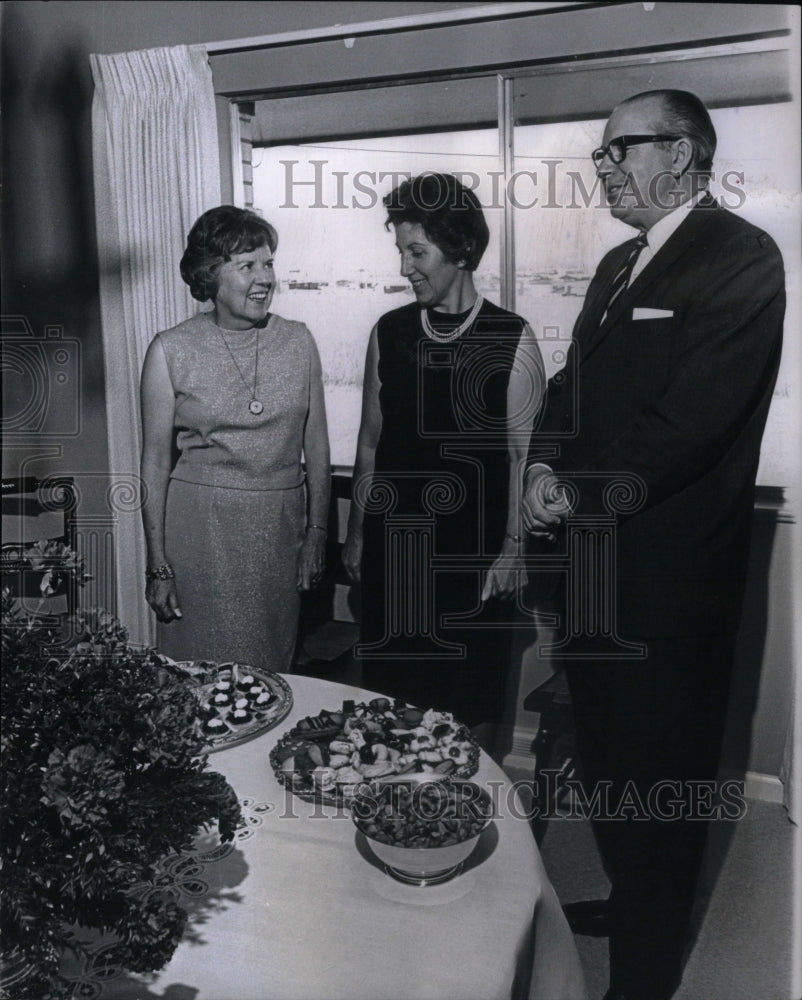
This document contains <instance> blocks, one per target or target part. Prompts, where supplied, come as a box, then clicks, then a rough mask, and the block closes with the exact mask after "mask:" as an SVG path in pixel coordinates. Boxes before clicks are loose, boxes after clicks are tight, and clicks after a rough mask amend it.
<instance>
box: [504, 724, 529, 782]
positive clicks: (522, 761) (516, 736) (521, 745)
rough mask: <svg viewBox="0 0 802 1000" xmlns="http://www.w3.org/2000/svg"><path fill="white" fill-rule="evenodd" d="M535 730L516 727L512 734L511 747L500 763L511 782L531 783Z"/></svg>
mask: <svg viewBox="0 0 802 1000" xmlns="http://www.w3.org/2000/svg"><path fill="white" fill-rule="evenodd" d="M536 736H537V729H522V728H519V727H516V728H515V729H514V730H513V733H512V745H511V746H510V749H509V752H508V753H507V754H506V756H505V757H504V759H503V760H502V762H501V766H502V767H503V768H504V771H505V773H506V774H507V775H508V776H509V778H510V779H511V780H512V781H531V780H532V777H533V775H534V770H535V755H534V754H533V753H532V743H533V741H534V739H535V737H536Z"/></svg>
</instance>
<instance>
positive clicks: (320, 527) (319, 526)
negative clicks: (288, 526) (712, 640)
mask: <svg viewBox="0 0 802 1000" xmlns="http://www.w3.org/2000/svg"><path fill="white" fill-rule="evenodd" d="M312 528H314V529H315V531H322V532H323V534H324V535H328V533H329V529H328V528H324V527H323V525H322V524H307V526H306V530H307V531H311V530H312Z"/></svg>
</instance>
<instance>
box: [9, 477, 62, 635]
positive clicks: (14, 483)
mask: <svg viewBox="0 0 802 1000" xmlns="http://www.w3.org/2000/svg"><path fill="white" fill-rule="evenodd" d="M76 506H77V497H76V491H75V482H74V480H73V479H71V478H70V477H49V478H47V479H45V480H39V479H36V478H35V477H25V478H22V479H6V478H4V479H3V491H2V532H3V542H2V564H1V566H0V568H1V569H2V586H3V589H4V590H6V589H8V590H9V591H10V592H11V595H12V596H13V597H14V598H15V604H16V607H18V608H19V609H20V610H22V611H23V612H24V613H26V614H29V615H36V616H39V617H45V618H48V619H49V618H51V617H52V618H53V619H54V621H57V620H58V619H59V618H61V617H62V616H63V615H65V614H69V613H71V612H72V611H74V610H75V609H76V607H77V605H78V586H79V581H78V568H77V567H76V566H69V565H68V566H64V565H63V560H61V559H60V558H59V556H58V550H59V547H60V546H61V545H64V546H67V547H68V548H69V549H71V550H73V552H74V550H75V509H76ZM36 543H44V546H40V552H41V556H40V554H39V553H37V554H36V555H35V557H34V558H33V559H32V558H31V550H32V548H33V547H34V546H36ZM47 543H52V544H50V545H48V544H47ZM49 551H52V558H48V557H47V555H46V553H48V552H49Z"/></svg>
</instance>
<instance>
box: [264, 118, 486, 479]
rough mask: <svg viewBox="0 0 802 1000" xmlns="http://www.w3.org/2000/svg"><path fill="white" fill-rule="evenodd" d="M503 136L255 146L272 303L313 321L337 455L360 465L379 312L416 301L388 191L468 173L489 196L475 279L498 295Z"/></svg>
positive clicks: (339, 462)
mask: <svg viewBox="0 0 802 1000" xmlns="http://www.w3.org/2000/svg"><path fill="white" fill-rule="evenodd" d="M497 135H498V133H497V130H496V129H479V130H471V131H468V132H443V133H435V134H426V135H407V136H401V137H398V136H393V137H382V138H376V139H362V140H347V141H338V142H326V143H315V144H304V145H293V146H271V147H260V148H258V149H255V150H254V170H253V175H254V205H255V207H256V208H257V209H258V210H259V211H261V212H262V214H263V215H264V216H265V218H267V219H269V221H270V222H271V223H272V224H273V225H274V226H275V227H276V229H277V230H278V233H279V247H278V253H277V254H276V273H277V275H278V278H279V286H278V290H277V294H276V296H275V299H274V301H273V308H274V309H275V311H276V312H277V313H279V314H280V315H281V316H284V317H285V318H286V319H295V320H301V321H302V322H304V323H306V325H307V326H308V327H309V329H310V330H311V331H312V334H313V335H314V337H315V340H316V342H317V344H318V347H319V349H320V355H321V360H322V363H323V373H324V384H325V389H326V409H327V413H328V419H329V435H330V438H331V449H332V464H333V465H336V466H345V467H350V466H352V465H353V461H354V455H355V451H356V438H357V432H358V430H359V417H360V408H361V399H362V396H361V393H362V373H363V369H364V364H365V349H366V347H367V341H368V337H369V335H370V331H371V329H372V327H373V325H374V324H375V323H376V321H377V320H378V318H379V317H380V316H381V315H382V313H385V312H387V311H388V310H390V309H395V308H397V307H398V306H400V305H405V304H406V303H408V302H412V301H413V295H412V291H411V288H410V286H409V282H408V281H406V280H405V279H404V278H402V277H401V276H400V274H399V265H398V252H397V250H396V248H395V243H394V236H393V234H392V233H391V232H390V233H388V232H386V231H385V229H384V220H385V211H384V207H383V205H382V197H383V196H384V195H386V194H388V193H389V192H390V191H391V190H392V188H393V187H394V186H396V185H397V184H398V183H399V182H400V181H402V180H403V179H404V178H405V177H406V176H412V175H414V174H418V173H422V172H424V171H427V170H428V171H438V172H442V173H452V174H457V175H461V180H462V181H463V183H464V184H466V186H467V185H469V186H471V187H474V188H476V191H477V195H478V197H479V199H480V201H481V202H482V204H483V206H490V207H488V208H486V211H485V215H486V218H487V223H488V227H489V229H490V245H489V246H488V248H487V252H486V253H485V256H484V258H483V260H482V263H481V265H480V267H479V269H478V270H477V272H476V285H477V288H478V290H479V291H480V292H481V293H482V294H483V295H486V296H487V297H488V298H490V299H492V300H493V301H495V302H498V295H499V260H500V242H499V241H500V231H501V221H502V207H501V198H500V197H499V196H498V194H497V193H496V191H495V189H497V188H499V187H500V188H501V189H502V190H503V185H501V184H500V173H499V166H498V138H497ZM494 186H495V189H494ZM494 205H496V206H497V207H493V206H494Z"/></svg>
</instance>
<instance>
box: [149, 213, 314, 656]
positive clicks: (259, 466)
mask: <svg viewBox="0 0 802 1000" xmlns="http://www.w3.org/2000/svg"><path fill="white" fill-rule="evenodd" d="M277 244H278V236H277V234H276V231H275V230H274V229H273V227H272V226H271V225H270V224H269V223H268V222H266V221H265V220H264V219H262V218H260V217H259V216H258V215H256V214H255V213H253V212H248V211H245V210H243V209H238V208H234V207H232V206H225V205H224V206H221V207H219V208H214V209H211V210H210V211H208V212H206V213H204V214H203V215H202V216H201V217H200V218H199V219H198V220H197V222H196V223H195V225H194V226H193V227H192V229H191V231H190V233H189V236H188V239H187V247H186V251H185V253H184V256H183V258H182V260H181V276H182V277H183V279H184V281H186V283H187V284H188V285H189V287H190V291H191V293H192V295H193V297H194V298H196V299H198V300H199V301H201V302H205V301H207V300H211V302H212V304H213V307H212V309H211V310H209V311H207V312H202V313H200V314H198V315H197V316H193V317H192V318H191V319H188V320H186V321H185V322H184V323H180V324H179V325H178V326H176V327H173V328H172V329H171V330H166V331H164V332H162V333H159V334H157V335H156V336H155V337H154V339H153V341H152V342H151V344H150V346H149V348H148V351H147V355H146V358H145V364H144V368H143V371H142V385H141V398H142V425H143V449H142V464H141V474H142V478H143V481H144V484H145V487H146V498H145V502H144V506H143V512H142V513H143V521H144V528H145V538H146V544H147V556H148V570H147V590H146V595H147V600H148V603H149V604H150V606H151V607H152V608H153V610H154V611H155V612H156V615H157V618H158V621H159V629H158V647H159V649H160V650H161V651H162V652H164V653H166V654H167V655H169V656H172V657H173V658H174V659H181V660H185V659H206V660H216V661H222V660H234V661H235V662H239V663H243V664H250V665H252V666H256V667H258V668H262V669H267V670H276V671H284V672H286V671H288V670H290V669H291V664H292V659H293V652H294V647H295V640H296V633H297V627H298V614H299V609H300V591H304V590H309V589H311V588H312V587H313V586H315V584H316V583H317V582H318V581H319V580H320V577H321V576H322V573H323V570H324V556H325V543H326V524H327V519H328V507H329V474H330V468H329V442H328V433H327V427H326V412H325V404H324V399H323V381H322V373H321V367H320V358H319V355H318V352H317V348H316V346H315V342H314V340H313V339H312V336H311V334H310V332H309V330H308V329H307V328H306V327H305V326H304V325H303V324H302V323H297V322H292V321H288V320H284V319H282V318H281V317H280V316H276V315H275V314H273V313H271V312H270V311H269V310H270V303H271V299H272V297H273V291H274V288H275V282H276V278H275V272H274V270H273V257H274V254H275V251H276V247H277ZM175 432H177V441H176V443H177V447H178V452H179V455H178V460H177V462H175V464H173V461H174V455H175V452H174V444H173V442H174V435H175ZM302 461H303V465H302ZM304 469H305V474H304Z"/></svg>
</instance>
